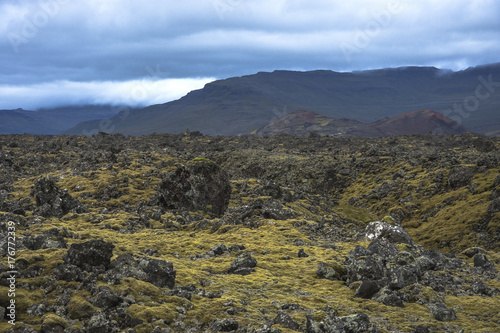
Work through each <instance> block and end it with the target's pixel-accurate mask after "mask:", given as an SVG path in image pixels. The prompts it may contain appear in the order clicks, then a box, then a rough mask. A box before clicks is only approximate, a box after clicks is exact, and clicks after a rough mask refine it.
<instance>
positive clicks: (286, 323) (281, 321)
mask: <svg viewBox="0 0 500 333" xmlns="http://www.w3.org/2000/svg"><path fill="white" fill-rule="evenodd" d="M272 325H281V326H283V327H286V328H288V329H291V330H293V331H299V330H300V325H299V324H298V323H297V322H296V321H295V320H293V319H292V317H290V316H289V315H288V313H286V312H285V311H279V312H278V313H277V314H276V317H275V318H274V319H273V320H272V322H271V325H269V326H272Z"/></svg>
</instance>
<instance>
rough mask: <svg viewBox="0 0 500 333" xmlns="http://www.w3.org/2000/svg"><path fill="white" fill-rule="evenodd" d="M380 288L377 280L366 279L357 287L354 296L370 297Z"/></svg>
mask: <svg viewBox="0 0 500 333" xmlns="http://www.w3.org/2000/svg"><path fill="white" fill-rule="evenodd" d="M379 290H380V286H379V284H378V283H377V282H376V281H370V280H365V281H363V282H362V283H361V285H360V286H359V287H358V289H356V292H355V293H354V297H361V298H365V299H370V298H372V297H373V295H375V294H376V293H377V292H378V291H379Z"/></svg>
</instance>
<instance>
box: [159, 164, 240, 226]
mask: <svg viewBox="0 0 500 333" xmlns="http://www.w3.org/2000/svg"><path fill="white" fill-rule="evenodd" d="M230 197H231V184H230V182H229V176H228V174H227V173H226V172H225V171H224V170H222V169H221V167H220V166H219V165H217V164H216V163H215V162H212V161H210V160H207V159H195V160H193V161H192V162H190V163H188V164H187V165H186V166H184V165H183V166H179V167H178V168H177V169H176V170H175V171H173V172H171V173H169V174H167V175H166V176H165V178H164V179H163V180H162V181H161V182H160V184H159V186H158V193H157V194H156V196H155V198H153V201H157V203H158V204H159V205H160V206H162V207H163V208H165V209H176V210H189V211H191V210H195V211H196V210H202V211H208V212H210V213H213V214H214V215H215V216H217V217H220V216H222V215H223V214H224V212H225V211H226V209H227V206H228V205H229V198H230Z"/></svg>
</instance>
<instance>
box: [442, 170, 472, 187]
mask: <svg viewBox="0 0 500 333" xmlns="http://www.w3.org/2000/svg"><path fill="white" fill-rule="evenodd" d="M473 177H474V172H473V170H472V169H471V168H468V167H455V168H453V169H451V170H450V172H449V173H448V186H449V187H451V189H453V190H456V189H458V188H460V187H462V186H467V185H469V184H470V182H471V180H472V178H473Z"/></svg>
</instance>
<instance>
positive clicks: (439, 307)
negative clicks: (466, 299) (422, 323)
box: [429, 303, 458, 321]
mask: <svg viewBox="0 0 500 333" xmlns="http://www.w3.org/2000/svg"><path fill="white" fill-rule="evenodd" d="M429 309H430V310H431V314H432V316H433V317H434V319H436V320H439V321H453V320H457V319H458V318H457V314H456V313H455V310H453V309H448V308H447V307H446V305H444V304H443V303H437V304H429Z"/></svg>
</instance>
